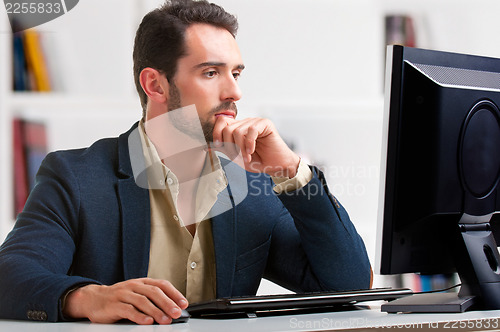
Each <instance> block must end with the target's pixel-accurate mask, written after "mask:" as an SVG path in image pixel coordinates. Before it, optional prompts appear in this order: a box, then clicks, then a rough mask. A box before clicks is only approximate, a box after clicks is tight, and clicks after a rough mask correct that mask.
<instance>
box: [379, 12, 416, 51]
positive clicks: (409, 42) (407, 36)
mask: <svg viewBox="0 0 500 332" xmlns="http://www.w3.org/2000/svg"><path fill="white" fill-rule="evenodd" d="M385 44H386V45H403V46H409V47H416V46H417V42H416V36H415V21H414V19H413V17H411V16H410V15H387V16H386V17H385Z"/></svg>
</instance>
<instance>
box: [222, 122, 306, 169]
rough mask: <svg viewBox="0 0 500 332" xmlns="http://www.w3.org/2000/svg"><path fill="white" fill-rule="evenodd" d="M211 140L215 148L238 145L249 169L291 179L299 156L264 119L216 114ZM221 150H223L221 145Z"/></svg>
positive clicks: (271, 124) (245, 165)
mask: <svg viewBox="0 0 500 332" xmlns="http://www.w3.org/2000/svg"><path fill="white" fill-rule="evenodd" d="M213 139H214V145H215V147H217V146H218V145H221V144H223V143H232V144H234V145H236V146H238V148H239V149H240V150H241V154H242V156H243V161H244V167H245V169H246V170H247V171H250V172H260V173H267V174H269V175H271V176H288V177H290V178H292V177H294V176H295V173H296V171H297V168H298V166H299V162H300V158H299V156H297V155H296V154H295V153H294V152H293V151H292V150H291V149H290V148H289V147H288V146H287V145H286V143H285V142H284V141H283V139H282V138H281V136H280V135H279V134H278V131H277V130H276V128H275V127H274V125H273V123H272V122H271V121H270V120H268V119H262V118H250V119H243V120H234V119H232V118H230V117H224V116H219V117H218V118H217V121H216V122H215V126H214V130H213ZM229 145H231V144H229ZM234 145H233V146H234ZM221 151H222V152H227V151H225V150H224V148H222V149H221Z"/></svg>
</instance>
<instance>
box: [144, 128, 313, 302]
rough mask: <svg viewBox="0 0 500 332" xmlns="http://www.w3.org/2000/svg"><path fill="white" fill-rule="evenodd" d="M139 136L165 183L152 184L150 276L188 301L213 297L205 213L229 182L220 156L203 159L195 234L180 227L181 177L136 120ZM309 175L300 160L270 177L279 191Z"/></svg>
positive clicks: (209, 229)
mask: <svg viewBox="0 0 500 332" xmlns="http://www.w3.org/2000/svg"><path fill="white" fill-rule="evenodd" d="M139 133H140V137H141V142H142V146H143V151H144V157H145V159H146V164H147V165H152V168H153V169H152V170H150V172H148V176H150V177H154V179H149V182H150V183H152V182H151V181H153V182H154V183H164V189H150V190H149V197H150V205H151V247H150V257H149V267H148V277H150V278H155V279H165V280H169V281H170V282H171V283H172V284H173V285H174V287H176V288H177V289H178V290H179V291H180V292H181V293H182V294H183V295H184V296H186V298H187V300H188V301H189V303H196V302H201V301H206V300H209V299H214V298H215V297H216V277H215V272H216V271H215V254H214V245H213V237H212V227H211V220H210V219H205V218H204V217H205V216H206V215H207V213H208V212H209V211H210V209H211V208H212V207H213V206H214V204H215V202H216V201H217V195H218V194H219V193H220V192H222V191H223V190H224V189H225V188H226V187H227V179H226V176H225V174H224V171H223V170H222V167H221V165H220V160H219V158H218V157H217V156H216V155H215V154H213V156H214V158H213V159H212V160H213V165H212V163H211V162H210V158H207V159H206V161H205V166H204V168H203V171H202V176H200V177H199V182H198V187H197V193H196V204H195V213H194V216H195V221H196V231H195V233H194V236H192V235H191V233H190V232H189V231H188V230H187V229H186V227H184V223H183V221H182V218H181V217H180V215H179V210H178V207H177V198H178V195H179V182H178V180H177V177H176V176H175V174H173V172H172V171H171V170H170V169H169V168H168V167H167V166H165V165H164V164H163V163H162V161H161V159H160V157H159V155H158V153H157V152H156V149H155V148H154V145H153V143H152V142H151V140H150V139H149V138H148V136H147V135H146V133H145V130H144V125H143V123H142V121H141V122H140V130H139ZM311 179H312V172H311V170H310V169H309V167H308V166H307V165H306V164H305V163H303V162H302V161H301V163H300V164H299V168H298V170H297V175H296V176H295V177H294V178H292V179H288V178H273V181H274V182H275V184H276V186H275V188H274V190H275V191H276V192H277V193H280V192H282V191H291V190H295V189H297V188H301V187H303V186H304V185H306V184H307V183H308V182H309V181H310V180H311Z"/></svg>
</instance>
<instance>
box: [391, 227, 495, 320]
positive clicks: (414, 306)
mask: <svg viewBox="0 0 500 332" xmlns="http://www.w3.org/2000/svg"><path fill="white" fill-rule="evenodd" d="M458 226H459V227H458V229H459V234H458V236H457V239H458V241H457V245H456V247H455V253H456V255H455V263H456V267H457V272H458V275H459V277H460V280H461V281H462V286H461V289H460V292H459V293H458V294H457V293H423V294H414V295H412V296H408V297H405V298H402V299H398V300H395V301H392V302H389V303H387V304H383V305H382V306H381V310H382V311H384V312H464V311H465V310H467V309H469V308H471V306H472V305H474V306H473V307H472V308H471V309H479V310H497V309H500V255H499V254H498V249H497V244H496V241H495V238H494V236H493V233H492V232H491V228H490V224H489V222H483V223H460V224H459V225H458Z"/></svg>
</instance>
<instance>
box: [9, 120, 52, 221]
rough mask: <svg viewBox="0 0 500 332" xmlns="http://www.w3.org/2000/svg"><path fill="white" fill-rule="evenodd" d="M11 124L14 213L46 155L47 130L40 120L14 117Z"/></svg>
mask: <svg viewBox="0 0 500 332" xmlns="http://www.w3.org/2000/svg"><path fill="white" fill-rule="evenodd" d="M12 125H13V128H12V129H13V130H12V132H13V154H14V155H13V161H14V167H13V169H14V213H15V215H17V214H18V213H19V212H21V211H22V209H23V208H24V204H25V203H26V199H27V198H28V195H29V192H30V191H31V189H33V187H34V184H35V175H36V173H37V172H38V168H39V167H40V165H41V163H42V160H43V158H45V156H46V155H47V132H46V126H45V124H44V123H42V122H35V121H30V120H26V119H21V118H15V119H14V120H13V122H12Z"/></svg>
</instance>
